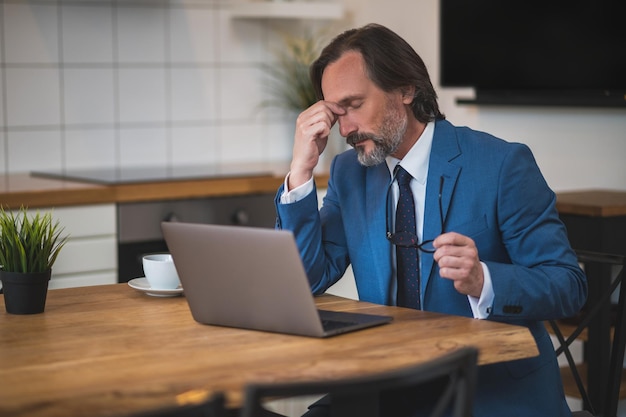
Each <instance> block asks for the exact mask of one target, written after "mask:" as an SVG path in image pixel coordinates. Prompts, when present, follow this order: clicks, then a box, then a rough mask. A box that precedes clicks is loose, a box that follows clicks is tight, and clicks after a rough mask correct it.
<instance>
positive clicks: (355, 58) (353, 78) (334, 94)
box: [322, 51, 371, 104]
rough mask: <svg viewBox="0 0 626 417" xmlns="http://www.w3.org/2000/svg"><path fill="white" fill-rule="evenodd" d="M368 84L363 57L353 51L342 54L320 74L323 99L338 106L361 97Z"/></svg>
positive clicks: (369, 81)
mask: <svg viewBox="0 0 626 417" xmlns="http://www.w3.org/2000/svg"><path fill="white" fill-rule="evenodd" d="M370 83H371V80H370V79H369V78H368V77H367V74H366V72H365V63H364V62H363V57H362V56H361V54H360V53H359V52H355V51H348V52H346V53H344V54H343V55H342V56H341V57H340V58H339V59H338V60H336V61H334V62H332V63H331V64H329V65H328V66H327V67H326V69H325V70H324V73H323V74H322V92H323V93H324V99H326V100H329V101H333V102H336V103H340V104H341V102H347V101H350V100H353V99H355V98H358V97H360V96H362V95H363V94H364V93H365V90H366V89H367V86H368V84H370Z"/></svg>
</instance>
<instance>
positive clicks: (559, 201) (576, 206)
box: [556, 189, 626, 217]
mask: <svg viewBox="0 0 626 417" xmlns="http://www.w3.org/2000/svg"><path fill="white" fill-rule="evenodd" d="M556 208H557V210H558V211H559V213H561V214H574V215H580V216H591V217H614V216H626V191H619V190H600V189H597V190H580V191H570V192H562V193H557V196H556Z"/></svg>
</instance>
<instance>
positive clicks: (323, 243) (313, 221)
mask: <svg viewBox="0 0 626 417" xmlns="http://www.w3.org/2000/svg"><path fill="white" fill-rule="evenodd" d="M332 170H333V166H331V178H332ZM283 187H284V185H283V186H281V187H280V189H279V190H278V193H277V195H276V198H275V204H276V213H277V220H276V227H277V228H279V229H286V230H291V231H292V232H293V233H294V236H295V237H296V244H297V246H298V250H299V251H300V257H301V258H302V262H303V264H304V269H305V271H306V273H307V276H308V279H309V284H310V285H311V290H312V291H313V293H314V294H321V293H323V292H325V291H326V289H328V288H329V287H330V286H331V285H333V284H334V283H335V282H337V281H338V280H339V279H340V278H341V277H342V276H343V274H344V272H345V271H346V269H347V267H348V264H349V260H348V259H349V258H348V254H347V249H346V244H345V235H344V234H343V225H342V223H341V214H340V212H339V205H338V204H333V201H334V199H333V198H332V195H333V187H332V182H330V183H329V185H328V192H327V197H326V198H325V204H324V207H323V208H322V211H321V212H320V211H319V210H318V199H317V187H315V188H314V190H313V192H311V193H310V194H309V195H307V196H306V197H305V198H304V199H302V200H300V201H297V202H295V203H290V204H281V203H280V195H281V194H282V192H283Z"/></svg>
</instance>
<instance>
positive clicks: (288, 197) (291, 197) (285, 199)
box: [280, 174, 314, 204]
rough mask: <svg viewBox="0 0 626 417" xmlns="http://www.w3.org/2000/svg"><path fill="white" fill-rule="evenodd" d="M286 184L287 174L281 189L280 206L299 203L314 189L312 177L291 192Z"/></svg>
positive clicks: (287, 180)
mask: <svg viewBox="0 0 626 417" xmlns="http://www.w3.org/2000/svg"><path fill="white" fill-rule="evenodd" d="M288 183H289V174H287V176H286V177H285V186H284V188H283V193H282V194H281V196H280V203H281V204H290V203H295V202H297V201H300V200H302V199H303V198H304V197H306V196H307V195H309V194H311V192H313V189H314V186H313V185H314V184H313V177H311V179H309V180H308V181H307V182H305V183H304V184H302V185H300V186H298V187H296V188H294V189H293V190H289V187H288Z"/></svg>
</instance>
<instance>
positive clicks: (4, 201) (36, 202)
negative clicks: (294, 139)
mask: <svg viewBox="0 0 626 417" xmlns="http://www.w3.org/2000/svg"><path fill="white" fill-rule="evenodd" d="M273 168H274V169H273V171H268V172H270V173H268V174H261V175H244V176H233V177H220V178H203V179H184V180H169V181H159V182H138V183H132V184H131V183H129V184H120V185H98V184H89V183H84V182H76V181H63V180H58V179H50V178H41V177H34V176H31V175H29V174H13V175H3V176H0V205H2V206H3V207H5V208H7V207H8V208H10V209H17V208H20V207H21V206H26V207H29V208H38V207H61V206H75V205H88V204H107V203H128V202H139V201H156V200H172V199H187V198H202V197H222V196H233V195H247V194H257V193H272V192H275V191H276V190H277V189H278V187H279V186H280V184H282V182H283V181H284V178H285V174H286V172H287V170H286V169H285V167H284V165H281V164H278V165H277V166H274V167H273ZM315 180H316V183H317V186H318V187H325V186H326V183H327V181H328V175H327V174H326V173H325V172H320V173H317V174H316V176H315Z"/></svg>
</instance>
